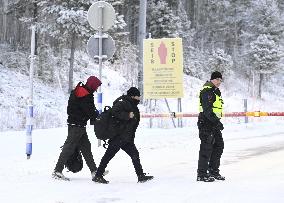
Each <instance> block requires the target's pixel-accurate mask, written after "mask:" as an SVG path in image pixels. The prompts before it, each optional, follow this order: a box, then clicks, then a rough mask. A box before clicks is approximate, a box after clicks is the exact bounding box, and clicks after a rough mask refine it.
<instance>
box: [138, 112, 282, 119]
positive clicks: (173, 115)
mask: <svg viewBox="0 0 284 203" xmlns="http://www.w3.org/2000/svg"><path fill="white" fill-rule="evenodd" d="M198 114H199V113H178V112H171V113H158V114H147V113H144V114H141V117H142V118H187V117H198ZM249 116H253V117H261V116H284V112H262V111H250V112H231V113H224V115H223V117H249Z"/></svg>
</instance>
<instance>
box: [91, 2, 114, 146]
mask: <svg viewBox="0 0 284 203" xmlns="http://www.w3.org/2000/svg"><path fill="white" fill-rule="evenodd" d="M88 22H89V24H90V25H91V27H92V28H94V29H95V30H96V31H98V32H97V33H96V34H95V35H93V36H92V37H90V39H89V41H88V44H87V48H88V53H89V55H90V57H91V58H92V59H93V60H94V61H95V62H96V63H98V64H99V79H100V80H102V62H103V61H105V60H107V59H109V58H111V57H112V56H113V54H114V51H115V45H114V41H113V39H112V38H111V37H110V36H109V35H107V34H104V33H103V32H106V31H107V30H109V29H110V28H111V27H112V26H113V25H114V22H115V10H114V8H113V7H112V5H111V4H109V3H107V2H105V1H98V2H95V3H93V4H92V5H91V6H90V8H89V10H88ZM102 101H103V93H102V90H101V87H99V90H98V110H99V112H100V113H101V112H102ZM98 145H99V146H101V141H100V140H99V141H98Z"/></svg>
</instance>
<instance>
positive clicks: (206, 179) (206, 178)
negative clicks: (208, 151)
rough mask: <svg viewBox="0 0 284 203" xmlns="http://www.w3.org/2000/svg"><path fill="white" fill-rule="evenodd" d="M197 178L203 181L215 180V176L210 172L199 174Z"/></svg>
mask: <svg viewBox="0 0 284 203" xmlns="http://www.w3.org/2000/svg"><path fill="white" fill-rule="evenodd" d="M196 180H197V181H203V182H214V181H215V178H214V177H212V176H210V175H209V174H198V175H197V179H196Z"/></svg>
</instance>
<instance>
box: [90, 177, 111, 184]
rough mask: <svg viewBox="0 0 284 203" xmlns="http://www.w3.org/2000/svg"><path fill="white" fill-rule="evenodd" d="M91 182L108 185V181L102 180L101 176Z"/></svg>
mask: <svg viewBox="0 0 284 203" xmlns="http://www.w3.org/2000/svg"><path fill="white" fill-rule="evenodd" d="M92 181H94V182H96V183H102V184H108V183H109V181H107V180H106V179H104V177H103V176H95V177H94V178H93V179H92Z"/></svg>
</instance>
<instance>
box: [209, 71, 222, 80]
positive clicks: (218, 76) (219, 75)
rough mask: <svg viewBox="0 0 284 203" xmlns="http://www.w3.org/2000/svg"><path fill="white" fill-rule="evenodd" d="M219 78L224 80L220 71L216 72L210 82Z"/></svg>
mask: <svg viewBox="0 0 284 203" xmlns="http://www.w3.org/2000/svg"><path fill="white" fill-rule="evenodd" d="M217 78H220V79H222V74H221V73H220V72H218V71H215V72H213V73H212V74H211V78H210V80H214V79H217Z"/></svg>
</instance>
